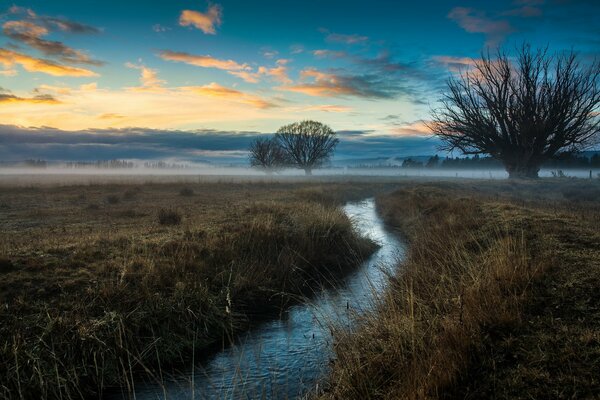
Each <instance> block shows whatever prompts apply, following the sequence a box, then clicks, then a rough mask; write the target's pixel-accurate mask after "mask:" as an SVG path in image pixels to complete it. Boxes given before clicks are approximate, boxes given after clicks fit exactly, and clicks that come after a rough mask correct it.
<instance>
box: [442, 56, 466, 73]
mask: <svg viewBox="0 0 600 400" xmlns="http://www.w3.org/2000/svg"><path fill="white" fill-rule="evenodd" d="M431 59H432V61H434V62H435V63H437V64H441V65H443V66H445V67H446V68H448V70H449V71H450V72H453V73H460V72H464V71H468V70H470V69H471V68H473V67H474V66H475V63H476V62H475V60H474V59H472V58H469V57H453V56H433V57H432V58H431Z"/></svg>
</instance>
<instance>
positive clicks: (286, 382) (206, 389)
mask: <svg viewBox="0 0 600 400" xmlns="http://www.w3.org/2000/svg"><path fill="white" fill-rule="evenodd" d="M343 209H344V212H345V213H346V214H347V215H348V216H349V217H350V219H351V220H352V222H353V224H354V227H355V229H356V230H357V232H358V233H359V234H361V235H363V236H366V237H369V238H371V239H372V240H374V241H375V242H376V243H378V244H379V245H380V247H379V249H378V250H376V251H375V253H373V254H372V255H371V256H370V257H369V258H368V259H367V260H365V261H364V262H363V263H362V264H361V265H360V266H359V267H358V268H357V269H356V270H355V271H354V272H352V273H351V274H350V275H348V276H347V277H346V278H345V279H344V280H343V281H342V283H340V284H339V286H338V287H336V288H329V289H323V290H322V291H321V292H318V293H316V294H315V296H314V297H312V298H311V299H310V300H308V301H306V302H303V303H300V304H297V305H294V306H292V307H290V308H289V309H287V310H286V312H284V313H283V314H282V316H281V318H280V319H275V320H271V321H267V322H265V323H262V324H260V325H258V326H256V327H255V328H253V329H251V330H250V331H248V332H245V333H242V334H240V335H239V336H238V338H237V339H236V343H235V345H232V346H230V347H227V348H225V349H223V350H222V351H220V352H218V353H216V354H215V355H214V356H212V357H210V358H209V359H207V360H205V361H204V363H202V364H200V365H196V366H195V367H194V368H193V369H192V368H190V371H188V373H187V374H186V375H185V376H179V377H176V378H169V380H166V381H165V382H163V384H162V385H159V384H156V385H151V384H143V385H139V384H138V385H136V387H135V390H134V394H133V397H134V398H135V399H138V400H141V399H164V398H168V399H190V398H194V399H293V398H298V397H302V396H305V395H306V394H307V393H309V392H310V391H313V390H315V388H316V387H317V385H318V383H319V381H320V380H321V379H323V378H324V377H326V376H327V372H328V368H329V365H330V362H331V359H332V358H333V345H332V336H331V326H332V325H336V326H339V325H343V326H345V327H348V328H351V327H352V325H353V323H354V322H353V321H354V320H355V318H356V316H358V315H360V314H362V313H365V312H368V311H369V310H372V308H373V306H374V304H375V301H376V299H377V296H378V295H379V294H381V293H382V292H383V291H384V290H385V286H386V285H387V282H388V279H387V276H388V274H389V273H390V272H391V271H392V270H393V268H394V266H395V265H397V263H398V261H399V260H400V259H401V257H402V256H403V253H404V245H403V244H402V243H401V242H400V241H399V240H398V239H397V238H396V237H395V236H394V235H393V234H392V233H391V232H388V231H387V230H386V229H385V226H384V223H383V221H382V220H381V218H380V217H379V216H378V215H377V212H376V210H375V201H374V200H373V199H368V200H364V201H360V202H351V203H347V204H346V205H345V206H344V208H343Z"/></svg>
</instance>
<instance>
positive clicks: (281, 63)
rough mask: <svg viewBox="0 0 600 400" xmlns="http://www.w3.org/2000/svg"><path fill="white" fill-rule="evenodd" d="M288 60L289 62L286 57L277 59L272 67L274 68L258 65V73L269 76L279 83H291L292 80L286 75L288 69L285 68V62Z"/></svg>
mask: <svg viewBox="0 0 600 400" xmlns="http://www.w3.org/2000/svg"><path fill="white" fill-rule="evenodd" d="M289 62H290V60H287V59H280V60H277V62H276V64H277V67H274V68H267V67H259V68H258V74H259V75H265V76H269V77H271V78H273V79H274V80H275V81H277V82H279V83H283V84H290V83H292V80H291V79H290V77H289V76H288V69H287V64H288V63H289Z"/></svg>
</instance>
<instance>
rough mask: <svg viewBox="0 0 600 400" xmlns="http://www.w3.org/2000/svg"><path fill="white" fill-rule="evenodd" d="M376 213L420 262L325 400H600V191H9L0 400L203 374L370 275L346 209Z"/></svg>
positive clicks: (2, 245) (340, 360)
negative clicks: (244, 343)
mask: <svg viewBox="0 0 600 400" xmlns="http://www.w3.org/2000/svg"><path fill="white" fill-rule="evenodd" d="M374 180H375V181H376V182H372V181H374ZM375 195H376V196H377V204H378V208H379V211H380V214H381V215H382V216H383V218H384V220H385V221H386V223H387V224H388V225H389V226H390V228H391V229H395V230H396V231H397V233H398V235H399V236H400V237H402V238H403V239H404V240H407V241H408V243H409V254H408V256H407V258H406V260H405V261H404V262H403V263H402V264H400V265H398V266H397V272H396V275H395V276H394V277H392V284H391V286H390V289H389V291H387V292H386V293H384V294H382V298H381V303H380V304H379V306H378V307H377V309H376V311H375V312H374V313H372V314H370V315H367V316H365V317H364V318H363V319H362V320H361V321H360V324H359V326H358V328H357V329H356V330H353V331H342V330H339V331H336V334H335V352H336V361H335V362H334V364H333V370H332V373H331V375H330V377H328V384H327V386H326V390H325V392H323V393H322V394H321V396H323V397H324V398H336V399H365V398H489V397H495V398H507V399H508V398H594V396H595V395H597V394H598V393H599V392H600V380H599V379H598V375H597V373H595V371H598V370H600V308H599V307H598V304H600V298H599V297H598V296H599V293H600V290H598V288H599V287H600V232H599V231H598V226H600V182H597V181H596V180H593V181H592V180H582V179H554V180H542V181H538V182H510V181H476V180H443V181H429V182H427V181H423V180H421V181H414V180H409V179H395V180H389V179H373V178H367V179H363V180H361V179H358V178H357V179H353V180H352V181H344V180H342V179H341V178H335V179H330V180H321V181H319V180H315V181H312V182H311V181H306V180H297V181H294V182H289V181H288V182H276V181H261V180H254V181H247V182H243V181H240V182H236V183H224V182H219V181H217V180H214V181H212V182H204V183H198V182H195V183H194V182H193V181H192V180H187V181H185V182H178V183H169V182H168V181H166V180H165V181H163V182H150V183H145V184H141V183H140V184H136V183H133V182H126V181H121V182H119V183H115V182H113V183H103V184H91V185H81V184H77V185H73V184H68V185H65V186H57V185H56V184H53V185H46V186H40V185H29V186H27V187H16V186H11V185H8V186H6V185H5V186H4V187H2V190H1V191H0V221H1V222H2V229H1V231H0V304H1V306H2V307H1V309H0V359H1V360H2V363H0V376H1V377H2V378H1V381H0V397H2V398H81V397H92V398H94V397H95V398H98V397H101V396H102V394H103V392H104V391H105V390H106V388H109V387H112V386H115V385H116V386H127V385H129V384H131V382H132V381H133V380H134V379H135V377H137V376H139V375H140V374H146V375H148V376H149V377H150V378H151V379H158V380H160V379H161V375H162V374H163V373H166V371H168V370H170V369H172V368H177V366H179V365H183V364H185V365H189V363H190V357H193V356H194V355H198V354H204V353H207V352H210V351H212V350H213V349H218V348H219V347H220V346H221V345H223V344H225V343H227V342H228V341H229V339H230V338H231V337H232V335H233V334H234V333H236V332H239V331H241V330H244V329H247V328H248V327H249V326H250V325H252V324H253V323H256V322H258V321H260V320H262V319H264V318H269V317H272V316H276V315H277V312H278V311H279V310H281V309H282V308H284V307H286V306H287V305H290V304H293V303H295V302H297V301H299V299H300V298H301V297H302V296H304V295H310V293H311V291H312V290H314V288H315V287H318V286H321V285H329V284H331V282H332V281H334V280H335V278H336V277H337V276H340V275H343V274H344V273H345V272H347V271H349V270H351V269H352V268H353V267H355V266H356V265H358V264H359V263H360V261H361V260H362V259H364V258H365V257H367V256H368V255H369V254H370V253H371V252H372V251H373V250H374V248H375V246H374V244H373V243H371V242H370V241H367V240H365V239H363V238H360V237H358V236H357V234H356V233H355V232H354V230H353V228H352V224H351V221H349V220H348V218H347V217H346V216H345V215H344V214H343V213H342V212H341V210H340V208H339V205H340V204H342V203H343V202H345V201H348V200H358V199H362V198H365V197H370V196H375Z"/></svg>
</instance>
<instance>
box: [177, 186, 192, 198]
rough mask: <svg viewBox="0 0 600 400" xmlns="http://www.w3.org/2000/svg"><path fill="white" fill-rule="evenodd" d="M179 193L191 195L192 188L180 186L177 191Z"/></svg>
mask: <svg viewBox="0 0 600 400" xmlns="http://www.w3.org/2000/svg"><path fill="white" fill-rule="evenodd" d="M179 195H180V196H193V195H194V190H193V189H192V188H189V187H184V188H181V190H180V191H179Z"/></svg>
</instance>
